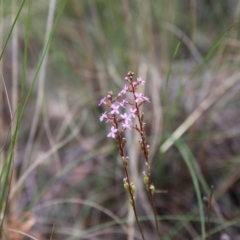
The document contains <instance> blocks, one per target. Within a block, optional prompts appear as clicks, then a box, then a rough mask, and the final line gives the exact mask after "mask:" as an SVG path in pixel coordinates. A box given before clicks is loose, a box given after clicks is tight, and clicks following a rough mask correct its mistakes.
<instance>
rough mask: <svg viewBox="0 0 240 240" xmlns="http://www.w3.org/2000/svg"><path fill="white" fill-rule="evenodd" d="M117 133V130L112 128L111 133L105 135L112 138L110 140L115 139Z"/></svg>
mask: <svg viewBox="0 0 240 240" xmlns="http://www.w3.org/2000/svg"><path fill="white" fill-rule="evenodd" d="M117 131H118V129H117V128H115V127H114V126H112V127H111V132H110V133H109V134H108V135H107V136H108V137H112V138H115V136H116V134H115V133H116V132H117Z"/></svg>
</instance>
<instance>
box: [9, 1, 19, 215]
mask: <svg viewBox="0 0 240 240" xmlns="http://www.w3.org/2000/svg"><path fill="white" fill-rule="evenodd" d="M16 12H17V2H16V0H12V22H14V18H15V13H16ZM17 107H18V24H17V22H16V24H15V27H14V29H13V33H12V112H13V113H14V116H17ZM16 123H17V118H16V117H13V118H12V124H11V132H12V136H13V135H14V132H15V128H16V125H17V124H16ZM16 149H17V141H16V143H15V145H14V149H13V160H12V161H13V162H14V159H16V158H17V156H16V154H17V151H16ZM15 173H16V171H15V169H14V166H13V170H12V179H11V185H12V184H14V183H15V182H16V174H15ZM16 201H17V199H16V198H15V199H12V201H10V203H9V209H10V215H14V214H15V213H16V204H17V203H16Z"/></svg>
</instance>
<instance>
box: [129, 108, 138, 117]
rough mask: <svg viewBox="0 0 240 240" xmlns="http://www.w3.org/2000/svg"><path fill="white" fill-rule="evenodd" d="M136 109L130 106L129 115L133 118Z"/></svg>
mask: <svg viewBox="0 0 240 240" xmlns="http://www.w3.org/2000/svg"><path fill="white" fill-rule="evenodd" d="M136 111H137V109H136V108H130V115H129V116H130V117H132V118H135V116H136Z"/></svg>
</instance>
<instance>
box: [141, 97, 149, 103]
mask: <svg viewBox="0 0 240 240" xmlns="http://www.w3.org/2000/svg"><path fill="white" fill-rule="evenodd" d="M142 100H143V101H147V102H149V103H150V101H149V98H148V97H146V96H142Z"/></svg>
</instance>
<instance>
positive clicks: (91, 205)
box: [34, 198, 128, 233]
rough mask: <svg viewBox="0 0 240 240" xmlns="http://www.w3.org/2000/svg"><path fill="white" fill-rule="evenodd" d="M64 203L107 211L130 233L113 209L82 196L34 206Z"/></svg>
mask: <svg viewBox="0 0 240 240" xmlns="http://www.w3.org/2000/svg"><path fill="white" fill-rule="evenodd" d="M63 203H76V204H83V205H87V206H90V207H93V208H95V209H98V210H99V211H101V212H103V213H105V214H106V215H108V216H109V217H111V218H112V219H113V220H114V221H116V223H118V224H119V225H120V226H121V228H122V229H123V231H124V232H125V233H128V229H127V227H126V226H124V225H123V224H122V222H121V219H119V218H118V216H117V215H115V214H114V213H113V212H112V211H110V210H109V209H107V208H105V207H103V206H101V205H99V204H97V203H95V202H91V201H89V200H85V199H81V198H66V199H57V200H52V201H48V202H45V203H43V204H41V205H38V206H36V207H35V208H34V210H35V211H38V210H41V209H43V208H47V207H51V206H53V205H57V204H63Z"/></svg>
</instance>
